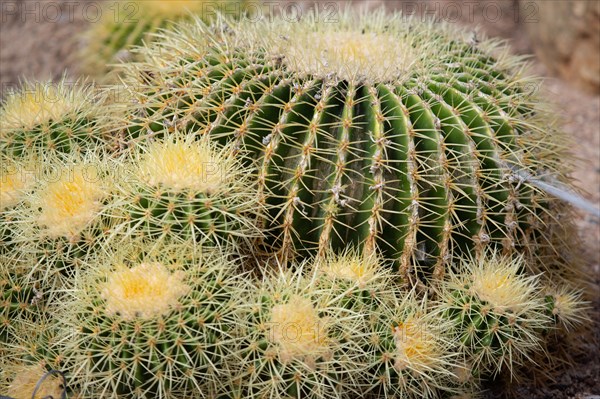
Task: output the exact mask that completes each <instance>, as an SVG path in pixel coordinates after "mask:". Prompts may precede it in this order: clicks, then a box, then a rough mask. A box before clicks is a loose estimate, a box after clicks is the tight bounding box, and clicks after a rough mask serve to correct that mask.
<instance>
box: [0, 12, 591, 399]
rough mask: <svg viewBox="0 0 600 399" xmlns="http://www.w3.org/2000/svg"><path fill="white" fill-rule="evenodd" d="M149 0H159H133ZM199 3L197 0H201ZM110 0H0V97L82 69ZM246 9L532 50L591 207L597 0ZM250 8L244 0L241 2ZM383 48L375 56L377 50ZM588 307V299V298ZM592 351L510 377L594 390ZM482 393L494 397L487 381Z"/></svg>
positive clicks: (530, 394) (584, 223) (575, 394)
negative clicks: (465, 34)
mask: <svg viewBox="0 0 600 399" xmlns="http://www.w3.org/2000/svg"><path fill="white" fill-rule="evenodd" d="M142 1H159V0H142ZM162 1H163V2H165V3H166V2H168V1H169V0H162ZM205 1H207V0H205ZM114 3H115V0H35V1H33V0H0V84H1V87H0V89H1V91H0V99H1V98H2V97H3V96H5V95H6V94H7V92H8V91H9V89H10V88H15V87H18V86H19V82H20V79H22V78H26V79H28V80H48V79H51V80H58V79H60V78H61V77H62V76H63V74H64V73H65V71H66V73H67V75H68V76H69V78H70V79H77V78H78V77H80V76H82V75H84V73H83V70H84V69H83V68H82V66H81V58H80V57H78V56H77V55H78V54H80V51H81V49H82V47H85V46H86V39H85V35H84V34H85V32H88V31H89V30H90V29H91V28H92V27H93V25H94V24H97V23H99V21H100V18H99V16H100V14H102V13H103V12H105V13H106V12H110V11H108V10H112V9H113V8H114ZM246 4H247V5H248V4H251V8H252V9H253V10H254V11H256V10H260V13H261V14H264V15H265V17H266V15H267V13H268V12H274V13H276V14H277V13H279V14H283V15H284V16H287V17H289V18H290V19H293V18H295V17H297V16H298V15H302V14H305V13H306V12H308V10H309V9H313V10H317V11H319V12H321V13H322V14H325V16H326V17H331V18H333V19H332V20H334V19H335V15H336V13H339V12H341V10H342V9H343V8H344V7H348V6H350V7H366V8H370V9H374V8H378V7H385V8H386V9H387V10H389V11H390V12H393V11H400V12H402V13H403V14H408V15H415V16H416V17H420V18H433V19H435V20H437V21H440V22H446V23H451V24H460V25H464V26H466V27H467V28H468V29H472V31H473V35H474V37H483V36H491V37H497V38H500V39H504V40H506V41H507V42H508V43H509V44H510V46H511V47H512V51H513V52H514V53H516V54H521V55H530V54H531V55H532V56H531V62H532V72H533V73H535V74H537V75H541V76H544V77H547V80H546V82H545V84H544V86H543V87H542V88H540V89H541V90H543V93H544V96H545V97H546V98H547V99H548V100H549V101H550V102H552V103H554V106H555V109H556V114H557V116H559V117H560V119H561V121H562V122H561V123H562V126H563V129H564V131H565V132H566V133H567V134H568V135H569V136H571V137H572V138H573V141H574V143H575V146H574V148H573V151H574V153H575V154H576V155H577V157H578V159H579V163H578V168H577V171H576V173H575V175H574V177H575V179H576V181H575V184H576V185H577V186H578V187H579V188H580V189H581V192H582V193H583V195H584V196H585V197H586V198H588V199H589V200H590V201H592V202H594V203H595V204H596V205H597V206H598V205H600V0H577V1H572V0H538V1H534V0H479V1H475V0H465V1H458V0H388V1H385V0H355V1H318V2H315V1H309V0H299V1H293V0H279V1H278V0H269V1H265V2H262V3H261V2H256V1H254V2H253V1H248V2H247V3H246ZM248 7H250V6H248ZM382 56H383V55H382ZM580 226H581V229H580V231H581V237H582V240H584V242H585V243H586V245H585V249H586V253H587V256H588V258H589V260H590V272H591V273H592V275H593V276H594V278H595V279H596V282H597V283H600V259H599V258H600V245H599V241H600V223H599V221H598V219H597V218H594V217H592V216H589V215H583V214H582V215H581V217H580ZM595 309H596V310H598V309H599V306H598V303H596V304H595ZM598 359H600V352H599V349H598V341H596V342H590V351H589V358H585V359H581V362H580V364H578V365H576V367H574V368H572V367H568V368H566V369H565V370H564V371H562V372H561V373H560V375H559V376H558V378H557V379H556V381H555V382H554V383H553V384H551V385H549V386H547V387H544V388H539V387H536V386H535V384H534V383H533V382H522V383H521V384H519V385H516V387H515V388H514V389H516V392H514V394H515V395H516V396H517V397H523V398H600V396H592V395H600V361H599V360H598ZM490 389H491V392H490V395H491V397H494V396H495V395H496V396H498V395H501V393H502V392H501V391H502V390H503V389H505V387H503V388H502V389H500V390H498V388H496V387H490Z"/></svg>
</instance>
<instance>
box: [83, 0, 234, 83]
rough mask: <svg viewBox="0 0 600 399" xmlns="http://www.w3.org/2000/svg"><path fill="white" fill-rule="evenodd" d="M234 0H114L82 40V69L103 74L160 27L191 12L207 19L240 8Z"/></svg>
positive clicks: (164, 27)
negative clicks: (115, 0) (110, 65)
mask: <svg viewBox="0 0 600 399" xmlns="http://www.w3.org/2000/svg"><path fill="white" fill-rule="evenodd" d="M241 6H242V2H241V1H235V0H219V1H208V0H153V1H144V0H141V1H140V0H136V1H117V2H113V3H110V4H107V5H106V7H104V9H103V10H102V12H103V14H102V19H101V20H100V21H98V22H97V23H95V24H92V27H91V29H89V31H87V32H86V33H85V36H84V37H83V40H82V49H81V54H80V56H79V58H80V60H81V64H82V69H83V71H84V72H85V73H86V74H89V75H90V76H94V77H98V78H103V77H104V76H103V75H105V74H106V73H107V72H109V71H110V68H109V65H108V64H113V63H116V62H118V61H123V60H128V59H129V60H130V59H131V58H132V57H131V54H130V53H129V51H130V50H131V49H132V48H133V47H134V46H140V45H142V44H143V43H144V42H146V43H148V42H150V41H152V40H153V39H155V37H154V36H153V35H156V34H157V32H159V31H160V30H161V29H166V28H169V27H171V26H172V25H173V23H174V22H175V21H178V20H179V21H180V20H186V19H191V18H192V16H193V15H194V16H197V17H200V18H202V19H204V20H207V21H210V20H211V19H214V18H216V16H217V14H218V13H219V12H228V13H232V12H233V13H235V14H236V15H240V13H242V12H243V9H242V7H241Z"/></svg>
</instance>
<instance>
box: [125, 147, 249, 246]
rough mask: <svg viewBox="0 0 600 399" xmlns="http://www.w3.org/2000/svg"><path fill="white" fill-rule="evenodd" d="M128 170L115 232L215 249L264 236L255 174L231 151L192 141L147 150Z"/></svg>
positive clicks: (139, 151) (135, 157)
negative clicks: (262, 234) (259, 221)
mask: <svg viewBox="0 0 600 399" xmlns="http://www.w3.org/2000/svg"><path fill="white" fill-rule="evenodd" d="M131 158H133V159H128V160H127V161H125V164H123V165H122V170H123V172H124V173H123V174H122V176H120V179H119V180H118V181H117V190H116V192H115V196H114V200H113V202H114V204H113V205H114V206H113V208H114V212H113V219H114V229H113V230H114V233H115V234H121V235H126V236H136V237H147V238H152V239H161V238H169V239H170V240H180V241H188V242H196V243H204V244H207V245H208V244H212V245H224V243H226V242H232V243H234V244H240V243H242V242H244V241H245V242H250V241H252V239H255V238H257V237H259V236H260V235H261V232H260V230H259V228H258V226H257V218H258V217H259V215H260V213H261V205H260V203H259V202H258V201H257V194H256V183H255V181H254V180H252V178H251V176H252V171H253V169H251V168H250V167H248V166H244V165H243V164H242V162H241V160H240V158H239V157H234V156H232V155H231V153H230V149H229V148H227V147H224V148H221V147H220V146H219V145H217V144H216V143H214V142H210V141H209V140H196V139H195V138H194V137H192V136H187V137H180V136H175V137H168V138H166V139H164V140H158V141H155V142H152V143H151V144H149V145H148V146H141V147H139V148H137V151H135V153H134V154H133V155H132V157H131Z"/></svg>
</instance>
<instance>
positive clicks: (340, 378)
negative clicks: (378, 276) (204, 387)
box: [223, 265, 360, 399]
mask: <svg viewBox="0 0 600 399" xmlns="http://www.w3.org/2000/svg"><path fill="white" fill-rule="evenodd" d="M303 266H306V265H301V266H299V267H298V268H297V270H295V271H293V272H292V271H285V272H283V271H282V272H278V273H277V272H273V273H267V275H266V276H265V278H264V279H263V281H262V282H261V283H260V284H259V286H258V287H257V289H254V290H252V291H249V292H248V293H247V298H245V301H244V302H245V303H244V305H243V306H244V314H245V315H246V320H245V324H244V331H245V333H244V334H243V335H244V338H245V339H244V340H243V341H242V348H241V349H240V350H239V351H237V352H238V354H239V360H237V362H236V363H237V368H235V370H236V372H235V373H234V374H233V376H232V379H231V380H230V382H229V384H227V385H224V388H223V389H224V390H226V391H228V395H225V397H230V398H233V397H235V398H248V399H254V398H306V399H310V398H314V399H317V398H319V399H320V398H327V399H330V398H340V397H343V394H348V393H350V392H352V387H351V386H349V385H347V384H344V380H345V379H346V378H349V377H350V378H351V376H353V375H354V374H355V373H356V372H357V371H358V369H357V368H356V366H357V363H356V359H355V358H354V357H353V356H352V354H353V353H359V352H360V347H358V346H357V344H356V341H355V340H354V338H355V336H356V334H359V333H360V331H359V330H357V329H356V328H355V326H356V325H357V323H358V320H359V317H358V315H357V313H354V312H352V313H351V312H348V311H347V310H346V309H344V307H343V306H341V302H342V300H343V295H342V294H343V293H341V292H339V291H336V290H332V289H330V288H329V289H328V288H327V287H324V286H323V285H320V284H317V279H316V278H315V277H316V276H315V275H314V274H313V273H312V271H310V270H309V271H307V270H305V268H304V267H303ZM354 393H359V391H354Z"/></svg>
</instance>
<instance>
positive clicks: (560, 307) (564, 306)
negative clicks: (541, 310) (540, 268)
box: [544, 285, 590, 331]
mask: <svg viewBox="0 0 600 399" xmlns="http://www.w3.org/2000/svg"><path fill="white" fill-rule="evenodd" d="M544 299H545V301H546V306H547V313H548V314H549V315H550V316H551V317H552V319H553V320H554V322H555V324H557V325H558V326H560V327H561V328H563V329H564V330H565V331H569V330H572V329H574V328H577V327H579V326H581V325H584V324H585V323H586V322H589V311H590V309H589V302H587V301H585V299H584V293H583V291H582V290H577V289H574V288H571V287H569V286H567V285H561V286H557V285H554V286H551V287H548V288H546V292H545V295H544Z"/></svg>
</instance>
